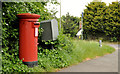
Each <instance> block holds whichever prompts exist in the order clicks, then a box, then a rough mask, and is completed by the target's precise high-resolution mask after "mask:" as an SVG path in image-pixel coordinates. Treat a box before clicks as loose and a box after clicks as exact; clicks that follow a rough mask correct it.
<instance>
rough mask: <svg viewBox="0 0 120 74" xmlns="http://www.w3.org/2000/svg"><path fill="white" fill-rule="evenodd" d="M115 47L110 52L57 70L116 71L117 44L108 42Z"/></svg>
mask: <svg viewBox="0 0 120 74" xmlns="http://www.w3.org/2000/svg"><path fill="white" fill-rule="evenodd" d="M108 45H110V46H112V47H114V48H115V49H116V51H115V52H113V53H112V54H107V55H105V56H103V57H99V58H96V59H92V60H88V61H85V62H82V63H79V64H77V65H73V66H70V67H68V68H64V69H61V70H60V71H58V72H118V46H119V47H120V45H118V44H108Z"/></svg>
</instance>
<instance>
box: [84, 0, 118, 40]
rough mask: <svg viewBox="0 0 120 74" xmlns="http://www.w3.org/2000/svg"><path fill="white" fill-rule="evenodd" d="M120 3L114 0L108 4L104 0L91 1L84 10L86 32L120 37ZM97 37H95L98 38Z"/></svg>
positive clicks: (95, 35) (110, 37)
mask: <svg viewBox="0 0 120 74" xmlns="http://www.w3.org/2000/svg"><path fill="white" fill-rule="evenodd" d="M119 5H120V4H119V3H118V2H112V4H110V5H109V6H106V4H105V3H104V2H91V3H90V4H88V6H86V7H87V9H85V10H84V18H83V21H84V23H83V28H84V34H87V36H88V35H92V36H93V37H96V38H98V37H102V36H105V37H109V38H108V39H113V38H116V40H114V41H118V39H120V38H119V37H120V32H119V31H120V30H119V28H120V19H119V16H120V14H119V10H120V9H119V8H118V7H119ZM96 38H95V39H96Z"/></svg>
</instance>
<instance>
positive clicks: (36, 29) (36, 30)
mask: <svg viewBox="0 0 120 74" xmlns="http://www.w3.org/2000/svg"><path fill="white" fill-rule="evenodd" d="M35 36H38V28H35Z"/></svg>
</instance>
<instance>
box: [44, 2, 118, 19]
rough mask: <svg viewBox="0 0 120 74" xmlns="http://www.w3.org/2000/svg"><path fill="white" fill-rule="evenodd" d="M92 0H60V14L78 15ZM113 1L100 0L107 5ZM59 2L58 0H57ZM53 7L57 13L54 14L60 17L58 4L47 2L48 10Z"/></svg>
mask: <svg viewBox="0 0 120 74" xmlns="http://www.w3.org/2000/svg"><path fill="white" fill-rule="evenodd" d="M92 1H93V0H61V16H62V15H66V14H67V12H69V13H70V15H72V16H76V17H80V16H81V13H82V12H83V11H84V9H86V7H85V5H88V3H90V2H92ZM113 1H116V0H102V2H105V3H106V4H107V5H109V3H110V4H111V3H112V2H113ZM118 1H120V0H118ZM58 2H60V0H58ZM53 7H55V8H56V10H57V11H58V13H57V14H56V16H57V17H58V18H59V17H60V5H58V6H55V5H50V4H49V3H48V5H47V7H46V8H47V9H48V10H50V9H52V8H53Z"/></svg>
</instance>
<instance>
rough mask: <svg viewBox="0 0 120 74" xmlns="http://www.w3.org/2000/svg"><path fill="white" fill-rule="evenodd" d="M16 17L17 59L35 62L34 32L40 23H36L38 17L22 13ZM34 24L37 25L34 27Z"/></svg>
mask: <svg viewBox="0 0 120 74" xmlns="http://www.w3.org/2000/svg"><path fill="white" fill-rule="evenodd" d="M17 17H18V18H19V58H20V60H22V61H23V62H34V61H37V45H38V35H37V36H35V30H36V31H37V32H38V27H39V26H40V23H37V21H38V19H39V17H40V15H37V14H30V13H22V14H18V15H17ZM35 23H37V24H39V25H34V24H35ZM35 28H36V29H35ZM36 34H38V33H36Z"/></svg>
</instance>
